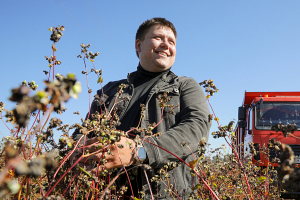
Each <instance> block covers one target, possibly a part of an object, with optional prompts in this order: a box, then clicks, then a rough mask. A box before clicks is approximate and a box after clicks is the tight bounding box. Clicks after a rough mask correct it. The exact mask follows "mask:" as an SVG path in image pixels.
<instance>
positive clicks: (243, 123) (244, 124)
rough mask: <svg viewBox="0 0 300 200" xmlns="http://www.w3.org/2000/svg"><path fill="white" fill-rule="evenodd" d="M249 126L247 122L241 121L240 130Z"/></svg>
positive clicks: (239, 123)
mask: <svg viewBox="0 0 300 200" xmlns="http://www.w3.org/2000/svg"><path fill="white" fill-rule="evenodd" d="M246 126H247V122H246V121H239V122H238V127H239V128H245V127H246Z"/></svg>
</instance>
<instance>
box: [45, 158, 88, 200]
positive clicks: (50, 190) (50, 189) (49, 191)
mask: <svg viewBox="0 0 300 200" xmlns="http://www.w3.org/2000/svg"><path fill="white" fill-rule="evenodd" d="M81 159H82V156H80V158H78V160H77V161H76V162H75V163H74V164H73V165H72V166H71V167H70V168H69V169H68V170H67V171H66V172H65V173H64V174H63V175H62V176H61V177H60V178H59V179H58V181H56V183H55V184H54V186H53V187H52V188H50V187H49V190H48V192H47V194H46V195H45V197H48V196H49V194H50V193H51V192H52V190H53V189H54V188H55V187H56V185H57V184H58V183H59V182H60V181H61V179H62V178H63V177H65V175H66V174H67V173H68V172H69V171H70V170H71V169H72V168H73V167H74V166H75V165H77V163H78V162H79V161H80V160H81Z"/></svg>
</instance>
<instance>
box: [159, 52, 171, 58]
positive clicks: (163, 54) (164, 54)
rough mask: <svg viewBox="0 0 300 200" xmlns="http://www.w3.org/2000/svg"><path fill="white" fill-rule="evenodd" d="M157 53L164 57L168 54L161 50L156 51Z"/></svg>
mask: <svg viewBox="0 0 300 200" xmlns="http://www.w3.org/2000/svg"><path fill="white" fill-rule="evenodd" d="M157 53H158V54H160V55H162V56H165V57H168V56H169V55H168V54H167V53H165V52H161V51H159V52H157Z"/></svg>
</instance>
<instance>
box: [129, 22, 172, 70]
mask: <svg viewBox="0 0 300 200" xmlns="http://www.w3.org/2000/svg"><path fill="white" fill-rule="evenodd" d="M135 49H136V51H137V52H138V53H139V59H140V63H141V65H142V67H143V68H144V69H145V70H147V71H150V72H162V71H165V70H167V69H169V68H170V67H172V65H173V64H174V62H175V56H176V38H175V35H174V33H173V31H172V29H170V28H169V27H167V26H161V25H155V26H152V27H150V29H149V31H148V32H147V34H146V35H145V39H144V40H143V41H141V40H139V39H137V40H136V41H135Z"/></svg>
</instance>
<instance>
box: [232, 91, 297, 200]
mask: <svg viewBox="0 0 300 200" xmlns="http://www.w3.org/2000/svg"><path fill="white" fill-rule="evenodd" d="M282 123H283V124H286V125H288V124H294V125H297V130H295V131H294V133H293V134H289V135H288V136H287V137H284V135H283V133H282V132H280V131H278V132H276V131H273V130H271V127H272V126H274V125H276V124H282ZM235 135H236V137H237V140H236V147H237V152H238V154H239V156H240V158H245V157H246V156H252V155H251V154H250V148H249V145H248V144H249V142H253V143H254V146H255V149H256V151H257V152H259V148H260V147H262V146H263V145H265V146H266V147H268V142H269V140H270V139H271V138H274V139H275V140H276V141H280V142H281V143H284V144H288V145H290V146H291V148H292V150H293V152H294V155H295V157H296V159H295V163H296V164H295V165H296V168H299V167H300V92H245V97H244V101H243V105H242V106H241V107H239V122H238V125H237V127H236V129H235ZM242 143H243V144H245V145H239V144H242ZM269 155H270V158H269V159H268V158H266V157H265V156H264V155H263V154H262V153H258V154H257V155H256V156H252V161H253V163H256V164H258V165H260V166H268V164H271V165H272V166H274V167H278V163H275V162H272V160H273V159H274V158H275V157H277V158H279V157H280V155H278V152H275V151H274V149H271V148H270V153H269ZM258 160H260V161H261V162H260V163H258V162H257V161H258ZM298 185H299V186H298V187H297V188H294V189H292V190H289V191H290V192H291V194H293V192H295V194H294V196H295V195H296V196H297V197H299V198H300V183H299V184H298ZM298 193H299V194H298ZM297 194H298V195H299V196H298V195H297ZM297 199H298V198H297Z"/></svg>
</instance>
